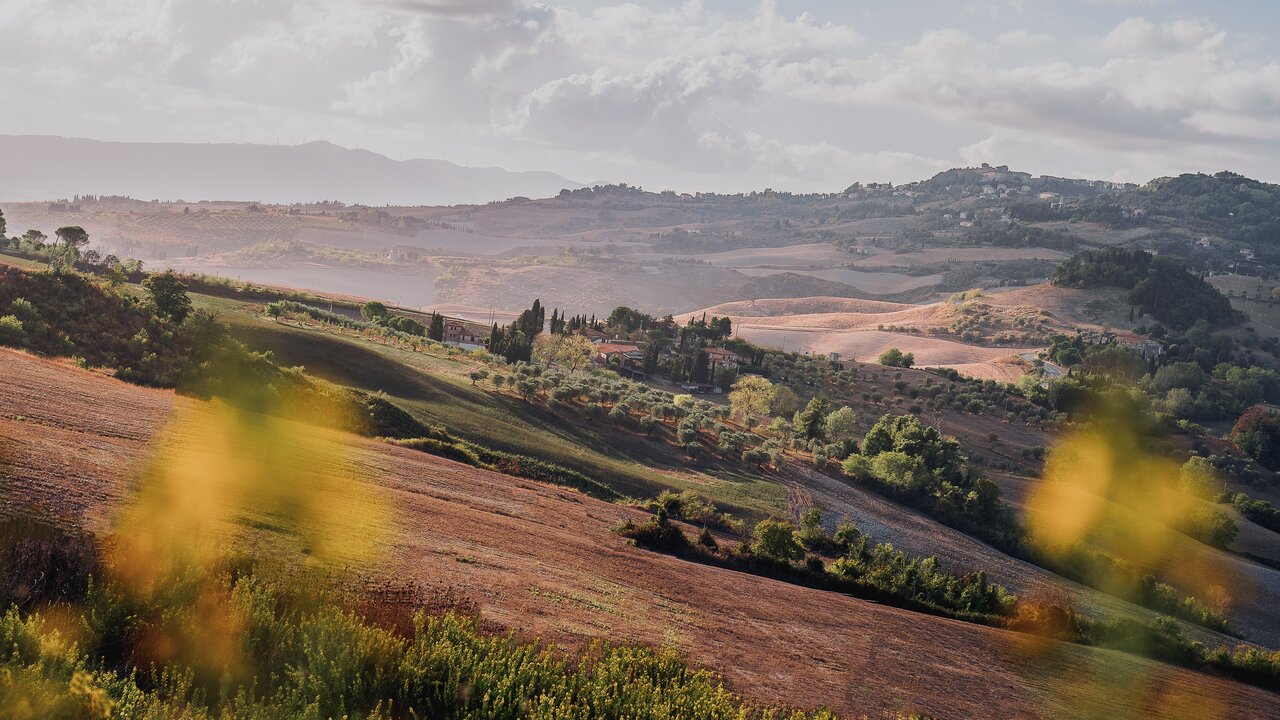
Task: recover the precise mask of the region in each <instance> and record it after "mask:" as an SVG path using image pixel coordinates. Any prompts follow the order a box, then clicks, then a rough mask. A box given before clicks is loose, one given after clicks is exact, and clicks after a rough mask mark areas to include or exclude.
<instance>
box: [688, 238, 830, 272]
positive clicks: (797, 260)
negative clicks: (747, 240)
mask: <svg viewBox="0 0 1280 720" xmlns="http://www.w3.org/2000/svg"><path fill="white" fill-rule="evenodd" d="M695 257H697V258H698V259H699V260H703V261H706V262H708V263H710V264H712V265H717V266H720V267H734V268H744V267H748V268H749V267H772V268H790V267H806V268H812V267H823V266H825V267H831V266H833V265H844V264H845V263H848V262H849V261H850V260H852V259H853V256H851V255H850V254H849V253H847V252H845V251H843V250H841V249H840V248H838V247H836V246H835V245H832V244H831V243H811V244H807V245H787V246H784V247H758V248H743V249H741V250H728V251H725V252H718V253H710V254H706V255H697V256H695Z"/></svg>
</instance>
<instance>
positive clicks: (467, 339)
mask: <svg viewBox="0 0 1280 720" xmlns="http://www.w3.org/2000/svg"><path fill="white" fill-rule="evenodd" d="M488 338H489V327H488V326H487V325H485V324H484V323H477V322H471V321H470V320H460V319H458V318H445V319H444V341H445V342H446V343H448V344H450V345H458V346H460V347H465V348H469V349H475V348H481V347H484V343H485V340H487V339H488Z"/></svg>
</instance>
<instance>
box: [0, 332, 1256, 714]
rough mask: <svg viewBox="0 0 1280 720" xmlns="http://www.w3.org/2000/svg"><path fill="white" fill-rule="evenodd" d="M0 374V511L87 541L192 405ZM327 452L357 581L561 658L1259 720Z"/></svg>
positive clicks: (533, 502)
mask: <svg viewBox="0 0 1280 720" xmlns="http://www.w3.org/2000/svg"><path fill="white" fill-rule="evenodd" d="M0 363H2V364H3V365H4V367H5V372H4V373H0V417H2V418H3V420H0V438H3V440H4V448H5V450H4V452H5V458H6V463H5V465H4V466H3V468H0V472H2V473H3V477H4V480H5V482H4V484H3V496H4V500H5V501H6V504H8V503H11V502H13V501H15V500H20V501H23V502H34V503H36V504H37V505H41V506H45V507H48V508H50V509H55V510H62V511H67V512H85V513H86V516H87V518H88V520H89V522H90V523H91V524H92V525H94V526H97V527H101V525H102V523H103V522H104V520H105V518H106V517H107V515H108V514H109V511H110V508H111V506H112V504H113V503H114V502H116V501H118V500H119V499H121V498H122V497H123V495H124V492H125V487H126V479H127V477H128V473H129V469H130V467H131V466H132V465H133V464H134V463H136V462H137V461H138V460H139V459H140V458H141V457H142V456H143V455H144V454H145V453H146V452H147V449H148V440H149V439H150V438H151V437H153V436H154V434H155V433H156V431H157V430H158V428H159V426H160V425H161V424H162V423H163V422H164V420H165V418H166V417H167V416H168V414H169V413H170V411H171V409H172V408H173V407H174V406H175V405H177V406H183V407H194V406H195V405H196V401H191V400H185V399H178V400H175V399H174V398H173V397H172V395H171V394H170V393H166V392H159V391H152V390H145V389H141V388H137V387H133V386H129V385H125V384H123V383H119V382H117V381H114V380H111V379H109V378H105V377H103V376H101V375H99V374H94V373H89V372H85V371H82V370H79V369H77V368H74V367H72V366H70V365H68V364H65V363H60V362H49V361H44V360H39V359H36V358H33V357H31V356H28V355H25V354H21V353H16V352H12V351H8V350H5V351H0ZM23 388H40V389H37V390H24V389H23ZM44 388H50V390H45V389H44ZM52 388H56V390H52ZM54 392H56V397H57V402H56V403H54V402H52V399H53V395H52V393H54ZM179 432H180V430H179ZM333 441H334V442H335V443H336V444H337V445H339V446H341V447H343V448H345V450H346V451H347V452H348V453H349V456H350V458H351V459H352V460H355V461H357V462H358V463H359V465H360V466H361V467H363V468H364V469H365V471H366V472H367V477H368V478H369V479H370V480H372V481H373V482H375V483H376V484H377V485H378V486H380V487H381V488H382V491H383V492H384V493H386V495H387V496H388V497H389V499H390V500H391V503H392V505H393V507H394V509H395V513H396V517H395V525H396V527H397V528H398V529H399V532H398V533H397V534H396V536H395V538H394V539H393V541H392V542H391V543H390V545H389V546H388V547H387V548H386V551H387V554H386V558H385V562H384V564H383V565H382V566H381V567H378V568H375V570H376V572H377V573H378V574H380V575H382V576H384V577H386V578H396V579H398V580H401V581H403V580H409V579H412V580H416V581H419V582H421V583H423V584H424V585H426V586H428V587H430V588H436V589H439V590H441V591H442V592H446V593H448V594H449V595H451V596H452V597H456V598H465V599H468V600H471V601H473V602H475V603H476V605H477V606H478V608H479V610H480V612H481V613H482V614H483V615H484V616H485V617H487V618H489V619H491V620H494V621H497V622H498V623H501V624H502V625H505V626H506V627H508V628H511V629H513V630H515V631H517V632H519V633H522V634H526V635H537V636H541V637H545V638H548V639H551V640H555V641H558V642H561V643H564V644H566V645H569V646H572V647H580V646H582V645H583V644H584V643H586V642H587V641H588V640H590V639H594V638H609V639H612V640H625V641H634V642H641V643H651V644H669V645H673V646H675V647H677V648H679V649H680V650H681V651H683V652H684V653H685V654H686V655H687V656H688V657H689V658H690V660H691V661H692V662H694V663H697V664H700V665H705V666H709V667H712V668H715V669H717V670H720V671H722V672H724V673H725V674H726V677H727V679H728V680H729V682H730V683H731V685H732V687H733V688H735V689H736V690H737V691H739V692H742V693H744V694H745V695H746V696H747V697H749V698H751V699H753V700H756V701H762V702H769V703H783V704H787V705H796V706H806V707H812V706H817V705H827V706H830V707H832V708H834V709H836V710H838V711H841V712H844V713H849V714H859V715H860V714H862V713H870V714H878V713H880V712H882V711H896V710H910V711H916V712H924V713H928V714H931V715H935V716H939V717H1037V718H1060V717H1103V716H1105V717H1139V716H1140V717H1153V718H1203V717H1221V718H1226V717H1264V716H1269V715H1271V714H1273V711H1274V707H1275V696H1274V695H1272V694H1270V693H1267V692H1265V691H1262V690H1258V689H1256V688H1252V687H1249V686H1245V685H1241V684H1238V683H1233V682H1229V681H1226V680H1223V679H1219V678H1215V677H1212V676H1209V675H1205V674H1201V673H1196V672H1191V671H1187V670H1182V669H1177V668H1172V667H1169V666H1165V665H1161V664H1159V663H1154V662H1150V661H1145V660H1140V659H1137V658H1134V657H1131V656H1126V655H1122V654H1119V653H1114V652H1108V651H1098V650H1094V649H1090V648H1085V647H1080V646H1071V645H1063V644H1059V643H1053V642H1037V641H1033V640H1032V639H1030V638H1028V637H1026V636H1021V635H1018V634H1014V633H1009V632H1005V631H999V630H993V629H990V628H985V627H981V626H977V625H972V624H966V623H961V622H956V621H950V620H945V619H939V618H935V617H932V616H928V615H921V614H917V613H911V612H907V611H903V610H899V609H895V608H889V607H885V606H880V605H877V604H875V603H869V602H864V601H860V600H856V599H852V598H849V597H846V596H842V595H837V594H832V593H827V592H822V591H817V590H810V589H805V588H801V587H797V586H794V585H789V584H785V583H779V582H775V581H771V580H767V579H763V578H759V577H755V576H750V575H745V574H742V573H736V572H731V571H726V570H720V569H715V568H710V567H706V566H701V565H696V564H690V563H687V562H684V561H680V560H677V559H674V558H671V557H667V556H663V555H658V554H654V553H650V552H647V551H643V550H640V549H637V548H634V547H630V546H628V545H627V544H626V543H625V542H624V541H623V540H622V539H621V538H620V537H618V536H617V535H615V534H614V533H612V532H611V530H610V528H611V527H612V526H613V525H614V524H615V523H616V522H617V521H618V520H619V519H620V518H622V517H625V516H628V515H632V514H634V511H631V510H628V509H626V508H624V507H621V506H618V505H611V504H607V503H603V502H599V501H596V500H593V499H591V498H587V497H584V496H581V495H579V494H577V493H574V492H570V491H565V490H562V489H558V488H554V487H548V486H542V485H539V484H536V483H531V482H528V481H524V480H518V479H514V478H511V477H508V476H505V475H498V474H495V473H489V472H485V471H479V470H476V469H474V468H470V467H467V466H463V465H458V464H455V463H452V462H449V461H446V460H442V459H439V458H435V457H432V456H428V455H424V454H420V453H416V452H413V451H409V450H403V449H399V448H393V447H389V446H386V445H382V444H379V443H377V442H375V441H370V440H363V439H358V438H355V437H351V436H343V435H340V434H337V433H335V434H334V436H333ZM9 507H12V506H11V505H9Z"/></svg>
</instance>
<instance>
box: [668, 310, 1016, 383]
mask: <svg viewBox="0 0 1280 720" xmlns="http://www.w3.org/2000/svg"><path fill="white" fill-rule="evenodd" d="M984 301H985V299H984ZM1001 307H1008V306H1007V305H1002V306H1001ZM702 312H703V311H699V312H698V313H693V314H692V315H697V316H701V314H702ZM705 312H706V313H707V314H708V315H718V314H728V315H729V317H730V318H732V320H733V324H734V328H735V332H736V333H737V334H738V336H739V337H742V338H745V339H747V340H750V341H751V342H754V343H758V344H760V345H764V346H766V347H775V348H780V349H783V350H787V351H792V352H810V353H816V354H826V353H831V352H837V353H840V355H841V356H842V357H843V358H845V359H852V358H858V359H861V360H863V361H864V362H870V361H873V360H874V358H876V357H879V355H880V354H881V353H883V352H884V351H886V350H888V349H889V348H895V347H896V348H898V349H899V350H902V351H903V352H910V353H914V354H915V359H916V364H917V365H919V366H921V367H954V368H956V369H957V370H960V371H961V372H964V373H965V374H967V375H970V376H972V377H981V378H984V379H985V378H992V379H1004V380H1016V379H1017V378H1018V377H1021V376H1022V375H1023V374H1024V372H1025V368H1024V366H1023V365H1022V364H1020V363H1017V362H1014V360H1013V358H1014V356H1016V355H1017V354H1018V353H1020V352H1035V351H1038V349H1039V348H1036V347H1031V346H1028V347H987V346H982V345H972V344H966V343H963V342H959V341H957V340H952V339H950V336H947V335H945V334H943V331H944V330H945V329H946V328H948V327H949V326H950V325H951V323H952V322H954V321H955V319H956V318H957V317H959V315H960V310H959V307H958V306H957V305H956V304H954V303H950V302H937V303H931V304H928V305H909V304H905V303H888V302H880V301H875V300H850V299H845V298H798V299H769V300H755V301H745V302H736V303H725V304H723V305H716V306H713V307H710V308H707V309H706V311H705ZM1010 313H1011V314H1012V310H1010ZM686 317H689V316H688V315H686V316H681V318H682V319H683V318H686ZM886 326H898V327H907V328H911V329H913V330H917V331H919V332H898V331H891V330H887V329H882V328H884V327H886Z"/></svg>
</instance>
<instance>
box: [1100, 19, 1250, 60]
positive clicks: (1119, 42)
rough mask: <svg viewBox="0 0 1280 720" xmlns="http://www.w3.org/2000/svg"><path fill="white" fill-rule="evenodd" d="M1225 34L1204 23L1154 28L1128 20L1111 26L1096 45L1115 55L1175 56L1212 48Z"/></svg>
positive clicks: (1185, 22) (1180, 22)
mask: <svg viewBox="0 0 1280 720" xmlns="http://www.w3.org/2000/svg"><path fill="white" fill-rule="evenodd" d="M1225 38H1226V33H1223V32H1219V31H1218V30H1217V29H1216V28H1214V26H1213V24H1212V23H1210V22H1208V21H1206V20H1176V21H1174V22H1171V23H1164V24H1160V25H1157V24H1156V23H1154V22H1152V21H1150V20H1148V19H1146V18H1142V17H1131V18H1128V19H1127V20H1125V21H1123V22H1121V23H1120V24H1119V25H1117V26H1115V27H1114V28H1112V29H1111V31H1110V32H1108V33H1107V34H1106V35H1105V36H1103V37H1102V38H1101V39H1100V40H1099V41H1098V44H1099V46H1101V47H1102V48H1103V49H1104V50H1107V51H1109V52H1112V53H1118V54H1132V53H1176V52H1186V51H1190V50H1203V49H1211V48H1216V47H1219V46H1221V45H1222V43H1223V40H1225Z"/></svg>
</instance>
